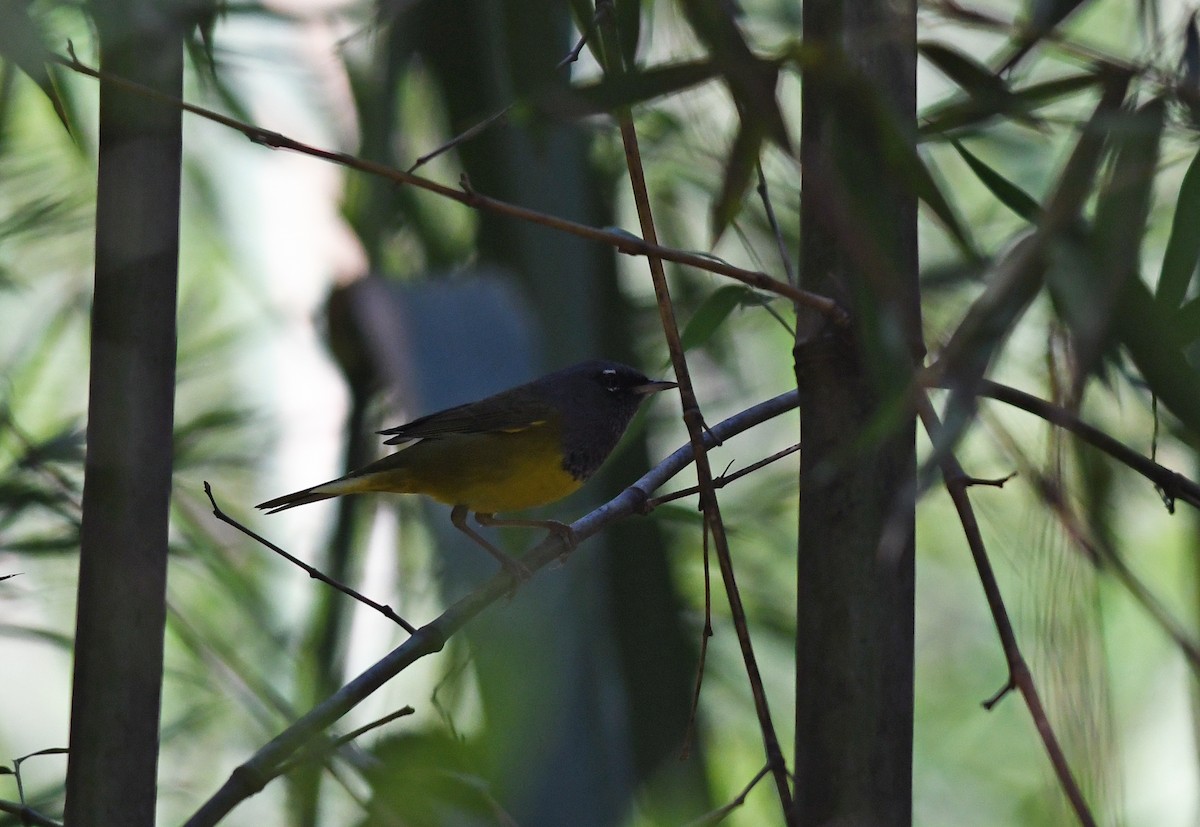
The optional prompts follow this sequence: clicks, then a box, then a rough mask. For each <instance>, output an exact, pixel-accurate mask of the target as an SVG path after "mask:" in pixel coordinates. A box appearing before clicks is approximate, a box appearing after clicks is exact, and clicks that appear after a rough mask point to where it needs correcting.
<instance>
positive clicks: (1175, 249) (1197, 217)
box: [1155, 151, 1200, 307]
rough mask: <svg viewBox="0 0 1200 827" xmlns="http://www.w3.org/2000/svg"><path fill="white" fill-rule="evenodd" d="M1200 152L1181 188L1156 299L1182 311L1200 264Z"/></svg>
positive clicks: (1193, 158) (1176, 202) (1196, 155)
mask: <svg viewBox="0 0 1200 827" xmlns="http://www.w3.org/2000/svg"><path fill="white" fill-rule="evenodd" d="M1198 228H1200V151H1198V152H1197V153H1196V154H1195V155H1194V156H1193V157H1192V162H1191V163H1190V164H1189V165H1188V168H1187V172H1185V173H1184V175H1183V183H1181V184H1180V185H1179V197H1178V198H1177V199H1176V200H1175V217H1174V219H1172V221H1171V235H1170V238H1168V239H1167V250H1166V253H1165V254H1164V255H1163V263H1162V270H1161V271H1160V273H1159V276H1158V287H1157V288H1156V291H1155V299H1156V300H1157V301H1158V302H1159V303H1160V304H1162V305H1164V306H1166V307H1179V305H1180V304H1182V302H1183V299H1184V297H1185V296H1186V295H1187V291H1188V285H1190V284H1191V282H1192V277H1193V275H1194V274H1195V272H1196V264H1197V262H1200V231H1198Z"/></svg>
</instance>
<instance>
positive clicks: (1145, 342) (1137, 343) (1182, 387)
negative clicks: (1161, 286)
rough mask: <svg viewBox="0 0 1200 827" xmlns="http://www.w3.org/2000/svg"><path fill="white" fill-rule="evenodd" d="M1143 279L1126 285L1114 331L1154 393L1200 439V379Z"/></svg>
mask: <svg viewBox="0 0 1200 827" xmlns="http://www.w3.org/2000/svg"><path fill="white" fill-rule="evenodd" d="M1166 321H1167V320H1166V319H1165V318H1164V314H1163V310H1162V307H1161V306H1159V305H1157V304H1156V303H1155V301H1154V299H1153V298H1152V297H1151V295H1150V290H1149V289H1148V288H1147V287H1146V285H1145V284H1143V283H1142V281H1141V279H1133V280H1132V281H1130V282H1128V283H1127V284H1126V287H1125V290H1124V292H1123V293H1122V296H1121V312H1120V313H1117V314H1116V315H1115V316H1114V317H1113V328H1114V331H1115V333H1116V335H1117V337H1118V338H1119V340H1120V341H1121V343H1122V344H1123V345H1124V346H1125V348H1126V350H1127V351H1128V353H1129V356H1130V358H1131V359H1132V360H1133V363H1134V365H1136V366H1137V369H1138V372H1140V373H1141V375H1142V378H1143V379H1145V380H1146V384H1147V385H1148V386H1149V388H1150V390H1151V391H1153V392H1154V394H1155V395H1156V396H1157V397H1158V399H1159V401H1160V402H1161V403H1162V404H1163V406H1164V407H1166V408H1167V410H1169V411H1170V412H1171V413H1172V414H1174V415H1175V416H1176V418H1178V419H1179V421H1180V422H1182V423H1183V424H1184V425H1185V426H1186V427H1187V428H1188V430H1189V431H1191V433H1192V434H1193V435H1200V376H1197V374H1196V371H1195V370H1194V369H1193V368H1192V366H1191V365H1189V364H1188V362H1187V360H1186V359H1185V358H1184V355H1183V347H1182V343H1181V342H1180V341H1179V338H1178V337H1177V336H1175V335H1174V328H1173V325H1171V324H1169V323H1166Z"/></svg>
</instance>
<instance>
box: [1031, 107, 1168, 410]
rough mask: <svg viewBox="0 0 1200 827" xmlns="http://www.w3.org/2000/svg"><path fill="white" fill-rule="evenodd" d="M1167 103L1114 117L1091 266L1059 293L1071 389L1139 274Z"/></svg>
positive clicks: (1096, 358) (1097, 353)
mask: <svg viewBox="0 0 1200 827" xmlns="http://www.w3.org/2000/svg"><path fill="white" fill-rule="evenodd" d="M1165 116H1166V105H1165V102H1164V101H1163V100H1162V98H1155V99H1153V100H1151V101H1150V102H1148V103H1147V104H1145V105H1144V106H1142V107H1141V108H1139V109H1138V110H1137V111H1136V112H1126V113H1123V114H1122V116H1121V117H1120V118H1118V119H1115V121H1113V124H1112V126H1113V129H1112V132H1113V143H1114V145H1115V157H1114V160H1113V163H1112V167H1111V170H1110V173H1109V176H1108V179H1107V181H1105V184H1104V187H1103V189H1102V190H1101V192H1100V196H1099V198H1098V199H1097V202H1096V217H1095V221H1094V229H1093V232H1092V243H1091V245H1089V246H1090V249H1091V251H1092V255H1093V256H1094V257H1095V262H1094V266H1093V267H1091V268H1088V271H1087V272H1078V271H1077V272H1076V278H1075V279H1072V280H1070V281H1069V283H1067V284H1064V282H1063V281H1062V280H1060V279H1055V280H1054V281H1053V282H1052V283H1053V284H1054V285H1055V286H1057V287H1060V288H1061V287H1065V288H1066V289H1065V290H1060V291H1059V295H1060V296H1061V297H1063V298H1064V299H1065V305H1064V309H1065V310H1066V315H1067V321H1068V322H1069V323H1070V324H1071V328H1072V330H1073V332H1074V334H1075V340H1076V350H1077V362H1078V370H1079V374H1078V375H1077V376H1076V382H1077V383H1078V384H1077V387H1076V389H1075V390H1076V391H1077V392H1078V391H1080V390H1082V383H1083V382H1084V381H1085V380H1086V378H1087V376H1088V375H1089V374H1091V373H1092V372H1093V371H1094V370H1095V369H1096V367H1097V366H1098V365H1099V363H1100V358H1101V355H1102V353H1104V352H1105V351H1107V350H1109V347H1110V342H1109V339H1110V330H1111V324H1112V319H1113V316H1114V315H1119V314H1120V313H1121V312H1124V310H1123V308H1121V306H1120V303H1119V300H1120V297H1121V295H1122V293H1123V292H1124V288H1125V284H1126V283H1127V282H1130V281H1135V280H1137V279H1138V272H1139V270H1140V259H1141V250H1142V238H1143V236H1144V235H1145V231H1146V220H1147V217H1148V216H1149V212H1150V198H1151V193H1152V189H1153V186H1154V179H1155V173H1156V172H1157V168H1158V152H1159V142H1160V139H1161V137H1162V130H1163V122H1164V118H1165Z"/></svg>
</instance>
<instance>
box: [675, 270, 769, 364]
mask: <svg viewBox="0 0 1200 827" xmlns="http://www.w3.org/2000/svg"><path fill="white" fill-rule="evenodd" d="M760 302H761V299H760V298H759V295H758V294H757V293H756V292H755V291H754V290H751V289H750V288H749V287H743V286H741V285H740V284H727V285H725V286H724V287H721V288H718V289H717V290H715V291H713V293H712V295H710V296H709V297H708V298H706V299H705V300H704V301H703V302H701V304H700V306H699V307H697V308H696V312H695V313H693V314H692V318H691V319H689V320H688V323H687V325H686V326H684V328H683V332H682V333H681V334H680V336H679V338H680V342H681V343H682V344H683V349H684V350H691V349H692V348H695V347H700V346H702V345H704V344H706V343H707V342H708V341H709V340H710V339H711V338H712V337H713V334H715V333H716V332H717V330H719V329H720V327H721V325H722V324H724V323H725V320H726V319H728V318H729V315H730V314H731V313H733V311H734V310H736V309H737V308H739V307H743V306H745V305H751V304H754V305H756V304H759V303H760Z"/></svg>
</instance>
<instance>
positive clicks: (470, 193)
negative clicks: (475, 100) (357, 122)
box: [53, 47, 849, 326]
mask: <svg viewBox="0 0 1200 827" xmlns="http://www.w3.org/2000/svg"><path fill="white" fill-rule="evenodd" d="M68 51H69V53H70V57H62V56H59V55H55V56H54V57H53V61H54V62H55V63H58V64H60V65H62V66H65V67H66V68H68V69H71V70H72V71H74V72H78V73H79V74H81V75H87V76H88V77H91V78H95V79H97V80H99V81H101V82H102V83H105V84H111V85H113V86H116V87H119V88H121V89H123V90H125V91H128V92H131V93H134V94H137V95H140V96H142V97H144V98H146V99H147V100H152V101H155V102H157V103H160V104H163V105H165V106H171V107H175V108H178V109H180V110H182V111H184V112H188V113H190V114H192V115H197V116H198V117H201V118H205V119H206V120H210V121H213V122H214V123H219V124H221V125H222V126H225V127H228V128H230V129H233V130H236V131H238V132H241V133H242V134H243V135H245V136H246V137H247V138H249V139H250V140H251V141H253V142H254V143H256V144H261V145H262V146H265V147H268V148H270V149H286V150H290V151H292V152H298V153H300V154H301V155H308V156H310V157H312V158H320V159H321V160H324V161H329V162H331V163H334V164H338V165H340V166H344V167H347V168H349V169H355V170H358V171H359V172H365V173H367V174H369V175H374V176H377V177H379V178H384V179H386V180H388V181H391V182H393V183H395V184H402V185H407V186H412V187H417V188H418V189H423V190H426V191H427V192H432V193H435V194H436V195H440V196H442V197H443V198H448V199H450V200H452V201H457V202H458V203H460V204H463V205H465V206H467V207H471V208H472V209H477V210H486V211H487V212H491V213H495V214H497V215H504V216H507V217H509V218H515V219H517V220H520V221H526V222H528V223H531V224H539V225H541V226H543V227H549V228H550V229H552V230H557V231H559V232H564V233H568V234H569V235H574V236H578V237H579V238H585V239H588V240H590V241H596V242H599V243H601V244H607V245H608V246H610V247H613V248H614V249H615V250H617V252H619V253H624V254H625V255H631V256H646V257H651V256H653V257H657V258H660V259H662V260H664V261H673V262H675V263H676V264H683V265H687V266H689V267H695V268H696V269H698V270H705V271H707V272H710V273H715V274H717V275H719V276H725V277H727V278H731V279H733V280H735V281H740V282H741V283H743V284H746V285H748V286H750V287H754V288H757V289H759V290H763V291H766V292H768V293H774V294H776V295H779V296H783V297H785V298H788V299H791V300H792V301H793V302H796V303H797V304H801V305H804V306H806V307H811V308H813V309H814V310H816V311H817V312H819V313H821V314H822V315H824V316H826V317H827V318H829V319H830V320H832V321H833V322H834V323H836V324H838V325H843V326H844V325H846V324H848V322H849V317H848V316H847V314H846V311H845V310H844V309H843V308H842V307H841V306H840V305H838V303H837V302H835V301H834V300H833V299H831V298H828V297H827V296H820V295H817V294H816V293H812V292H809V291H808V290H802V289H800V288H799V287H796V286H794V285H791V284H788V283H787V282H785V281H780V280H779V279H776V278H772V277H771V276H769V275H767V274H766V273H763V272H760V271H756V270H747V269H744V268H742V267H736V266H734V265H732V264H729V263H728V262H725V261H721V260H720V259H718V258H716V257H714V256H709V255H703V254H701V253H693V252H688V251H686V250H678V249H675V248H673V247H663V246H662V245H659V244H655V243H652V242H648V241H644V240H642V239H640V238H638V237H637V236H635V235H633V234H631V233H627V232H623V231H621V230H614V229H600V228H598V227H592V226H589V225H587V224H580V223H577V222H575V221H568V220H567V219H565V218H559V217H558V216H554V215H550V214H548V213H543V212H538V211H537V210H531V209H528V208H526V207H520V206H517V205H516V204H510V203H508V202H507V201H500V200H498V199H495V198H489V197H487V196H486V195H481V194H480V193H477V192H475V191H474V190H473V189H471V187H470V185H469V184H467V183H465V182H464V186H463V188H462V189H455V188H454V187H448V186H446V185H445V184H439V183H437V182H436V181H432V180H430V179H428V178H422V177H421V176H419V175H413V174H412V173H409V172H404V171H403V170H399V169H396V168H394V167H389V166H388V165H386V164H380V163H376V162H374V161H368V160H366V159H365V158H359V157H358V156H356V155H351V154H349V153H346V152H334V151H332V150H328V149H321V148H320V147H315V146H312V145H310V144H305V143H302V142H301V141H297V140H295V139H294V138H289V137H288V136H286V135H284V134H282V133H279V132H274V131H272V130H269V129H263V128H262V127H260V126H255V125H254V124H249V123H246V122H244V121H239V120H237V119H236V118H231V117H229V116H228V115H223V114H221V113H220V112H215V111H213V110H212V109H206V108H204V107H202V106H196V105H195V104H192V103H187V102H186V101H183V100H180V99H179V98H176V97H172V96H171V95H166V94H163V93H161V92H157V91H155V90H153V89H150V88H149V87H146V86H143V85H141V84H138V83H134V82H133V81H130V80H126V79H125V78H123V77H120V76H119V75H114V74H112V73H109V72H105V71H103V70H100V69H94V68H92V67H91V66H88V65H87V64H85V63H83V62H81V61H80V60H79V58H77V57H76V56H75V52H74V48H73V47H72V48H70V49H69V50H68Z"/></svg>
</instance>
